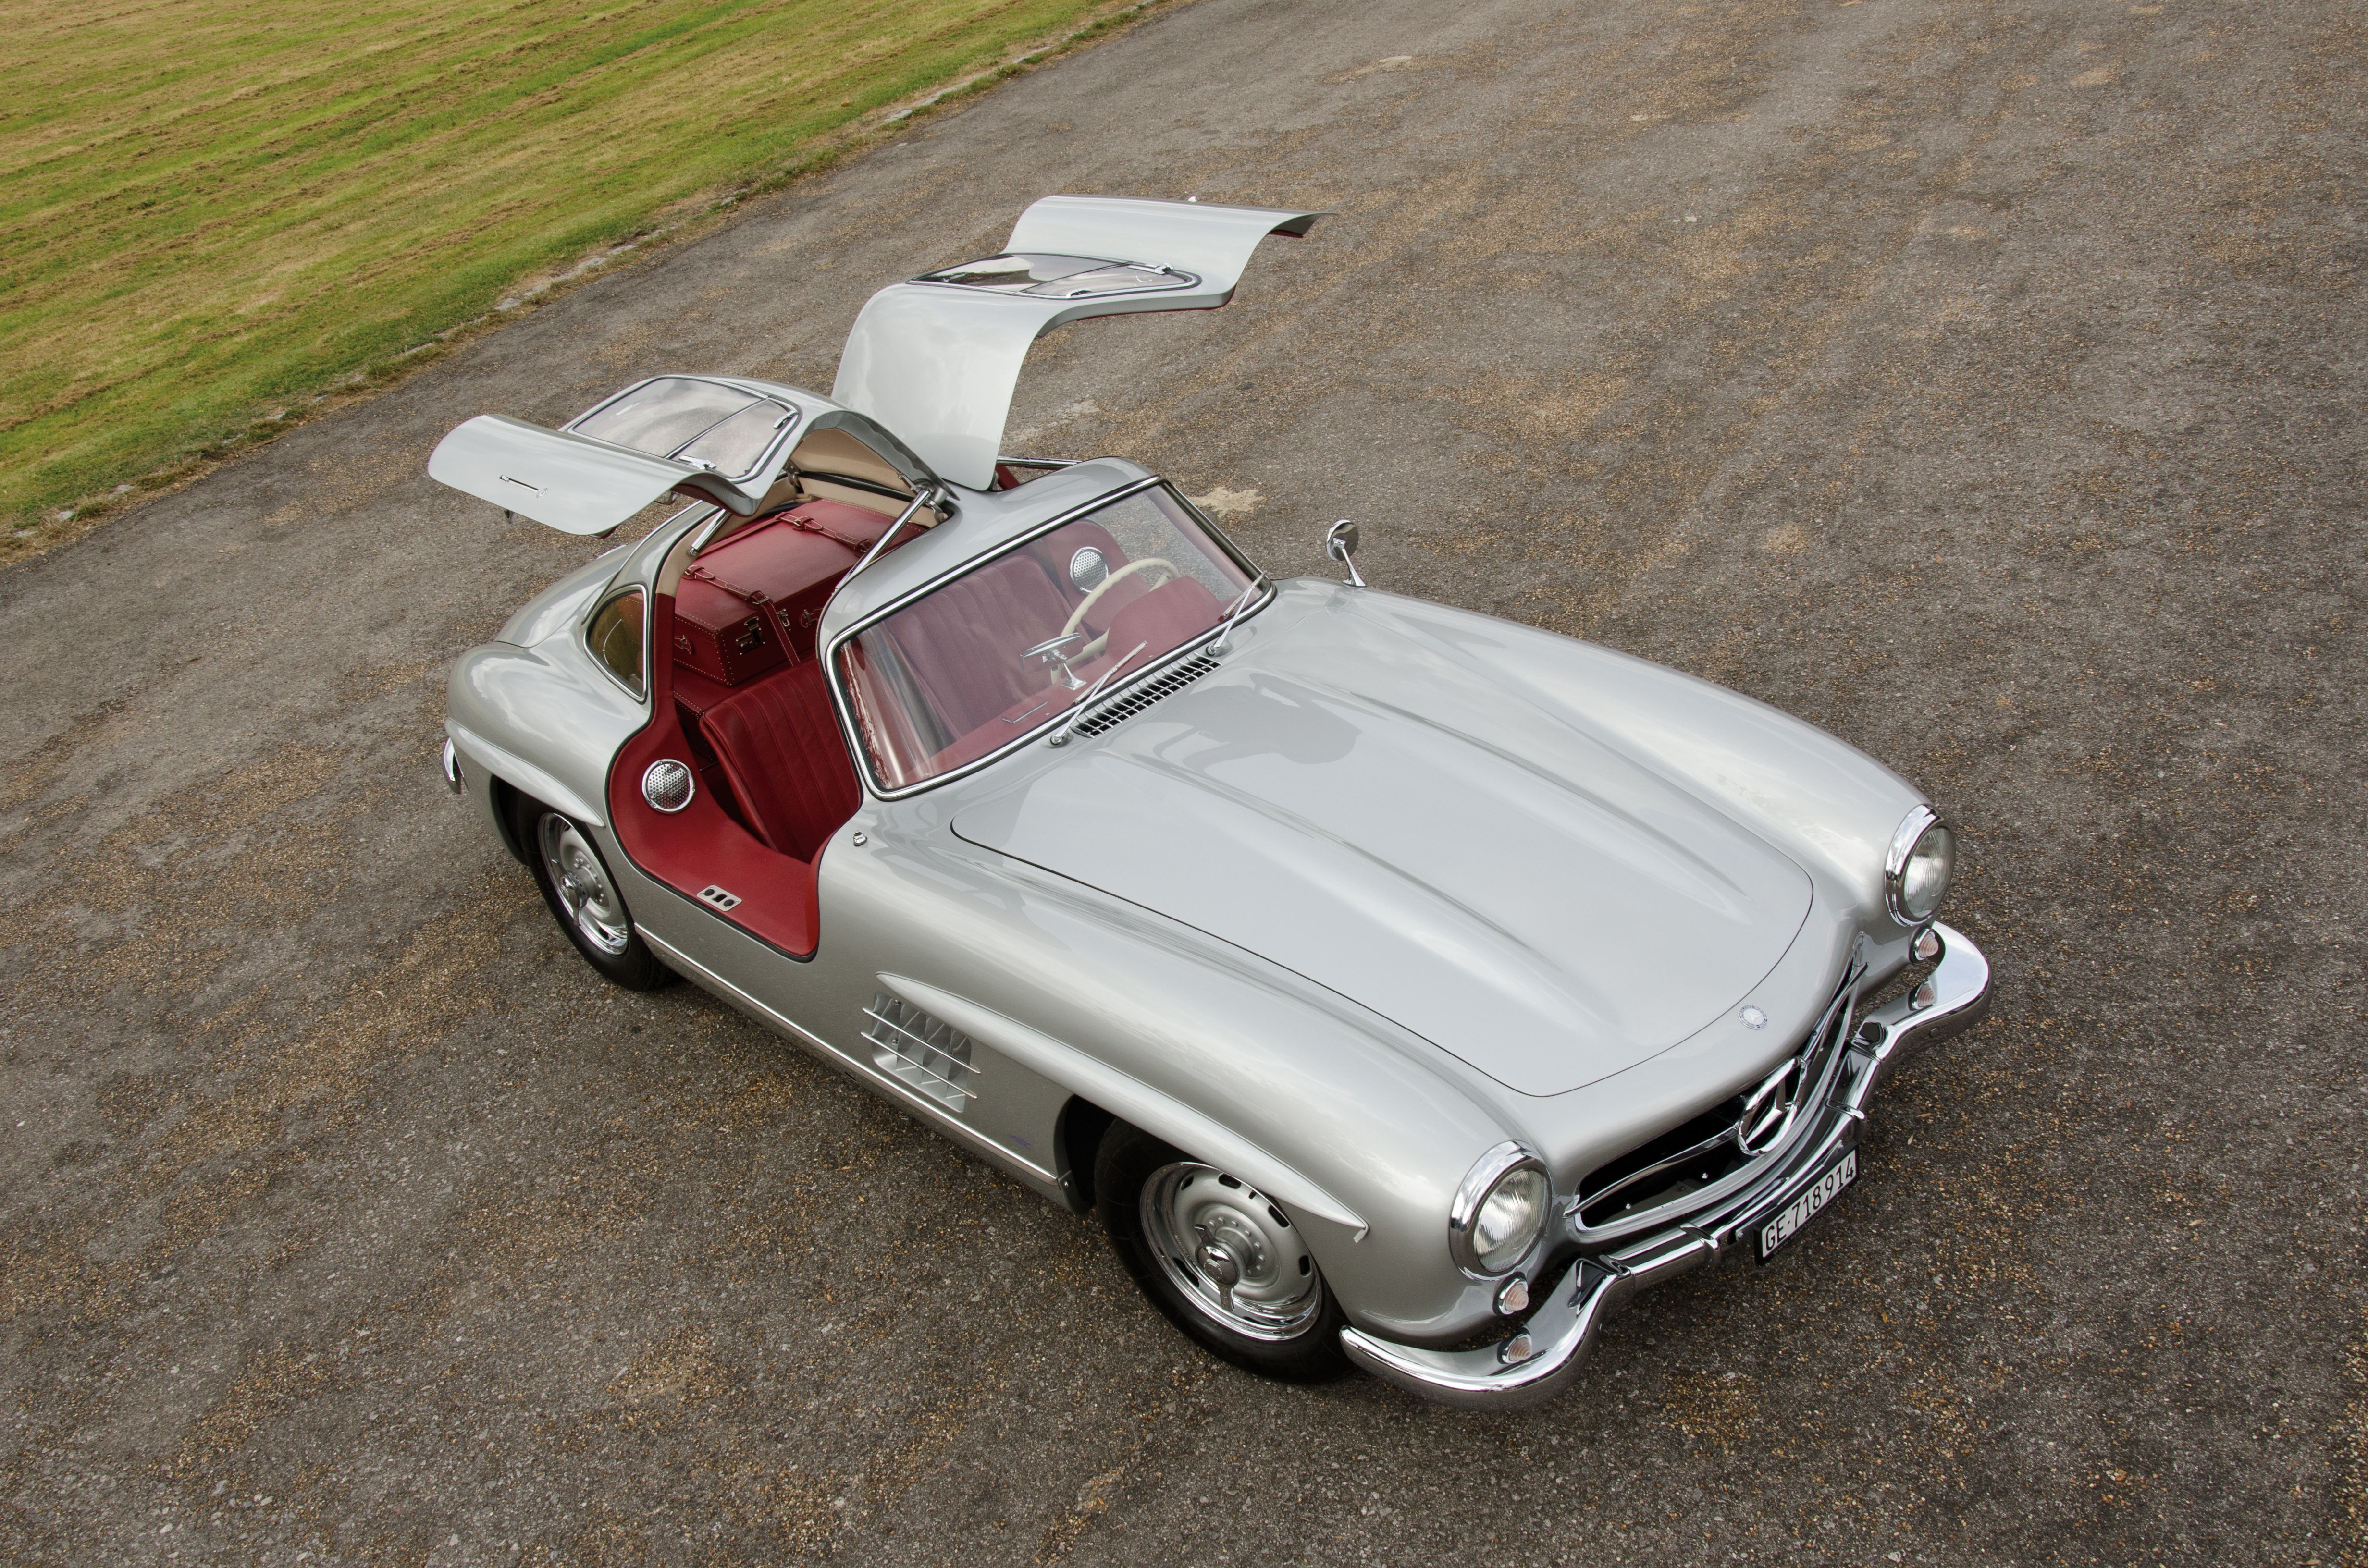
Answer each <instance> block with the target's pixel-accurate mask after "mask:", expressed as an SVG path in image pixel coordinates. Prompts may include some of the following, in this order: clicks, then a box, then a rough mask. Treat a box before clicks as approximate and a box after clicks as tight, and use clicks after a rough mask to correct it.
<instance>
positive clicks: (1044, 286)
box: [915, 256, 1201, 300]
mask: <svg viewBox="0 0 2368 1568" xmlns="http://www.w3.org/2000/svg"><path fill="white" fill-rule="evenodd" d="M915 281H916V282H921V283H953V284H959V285H960V286H962V288H965V289H980V290H985V291H987V292H989V293H994V294H1031V295H1034V296H1036V297H1037V298H1039V299H1045V300H1099V299H1100V298H1102V297H1103V296H1104V295H1108V294H1143V293H1148V292H1150V291H1151V290H1157V289H1190V288H1194V287H1197V286H1198V285H1199V283H1200V281H1201V280H1200V279H1199V278H1196V277H1194V276H1193V275H1192V274H1191V273H1189V272H1184V271H1179V270H1178V269H1177V268H1176V267H1154V266H1151V265H1149V264H1147V263H1144V262H1136V261H1097V260H1095V259H1093V258H1092V257H1090V256H988V257H987V258H986V259H985V261H971V262H964V263H963V264H962V266H960V267H947V268H946V269H945V270H944V271H942V272H931V273H928V274H925V275H924V276H922V277H921V278H916V280H915Z"/></svg>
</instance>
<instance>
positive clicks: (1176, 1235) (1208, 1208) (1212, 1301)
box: [1140, 1160, 1324, 1342]
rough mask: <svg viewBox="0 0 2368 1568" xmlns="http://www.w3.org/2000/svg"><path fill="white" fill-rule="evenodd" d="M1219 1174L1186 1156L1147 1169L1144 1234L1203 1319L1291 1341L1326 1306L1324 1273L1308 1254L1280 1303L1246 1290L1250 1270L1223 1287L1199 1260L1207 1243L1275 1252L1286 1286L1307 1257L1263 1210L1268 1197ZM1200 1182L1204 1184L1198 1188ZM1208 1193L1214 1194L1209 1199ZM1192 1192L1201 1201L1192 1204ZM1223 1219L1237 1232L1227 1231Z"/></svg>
mask: <svg viewBox="0 0 2368 1568" xmlns="http://www.w3.org/2000/svg"><path fill="white" fill-rule="evenodd" d="M1222 1174H1223V1173H1221V1172H1219V1171H1218V1170H1217V1169H1216V1168H1215V1167H1214V1166H1212V1165H1201V1164H1199V1163H1198V1162H1196V1161H1189V1160H1188V1161H1179V1162H1178V1163H1177V1164H1175V1165H1162V1166H1161V1167H1160V1168H1159V1169H1157V1170H1156V1171H1154V1172H1152V1173H1151V1176H1149V1178H1148V1179H1146V1180H1145V1181H1144V1184H1143V1196H1142V1199H1141V1202H1140V1208H1141V1210H1142V1220H1143V1233H1144V1241H1145V1242H1146V1243H1147V1244H1149V1245H1150V1248H1151V1251H1152V1254H1153V1256H1156V1258H1157V1259H1158V1260H1159V1265H1160V1267H1161V1268H1162V1269H1164V1270H1165V1271H1166V1273H1167V1277H1168V1278H1169V1280H1170V1281H1171V1282H1173V1283H1174V1284H1175V1285H1176V1287H1177V1288H1178V1290H1179V1291H1180V1292H1181V1293H1182V1295H1183V1297H1184V1299H1185V1300H1186V1301H1190V1302H1191V1303H1192V1305H1193V1306H1194V1307H1196V1308H1198V1309H1199V1310H1200V1312H1201V1313H1202V1314H1203V1315H1204V1316H1206V1317H1208V1318H1210V1319H1211V1320H1212V1321H1213V1322H1215V1323H1216V1324H1219V1325H1220V1326H1222V1327H1224V1328H1226V1329H1228V1330H1230V1331H1232V1332H1233V1333H1235V1334H1238V1335H1243V1336H1244V1337H1246V1338H1250V1339H1258V1340H1266V1341H1269V1342H1271V1341H1276V1340H1283V1339H1290V1338H1292V1337H1294V1336H1296V1335H1298V1334H1299V1333H1301V1332H1302V1331H1303V1330H1304V1329H1305V1328H1306V1326H1307V1324H1309V1323H1311V1322H1313V1321H1314V1320H1315V1317H1316V1316H1317V1315H1318V1314H1319V1313H1321V1312H1323V1310H1324V1277H1323V1275H1322V1274H1321V1273H1320V1272H1318V1271H1317V1270H1316V1268H1315V1264H1314V1260H1313V1259H1312V1258H1310V1259H1309V1260H1308V1268H1307V1272H1306V1274H1305V1275H1304V1276H1301V1278H1304V1279H1305V1281H1306V1284H1305V1287H1304V1289H1303V1290H1301V1291H1300V1292H1299V1293H1298V1294H1297V1295H1296V1296H1293V1297H1289V1298H1286V1299H1284V1300H1282V1301H1268V1300H1267V1299H1265V1298H1264V1297H1262V1296H1260V1295H1258V1294H1256V1293H1255V1292H1253V1293H1250V1294H1247V1295H1246V1294H1245V1290H1250V1289H1251V1288H1252V1287H1253V1286H1254V1285H1255V1284H1256V1283H1257V1282H1256V1281H1254V1280H1253V1279H1252V1278H1250V1277H1249V1275H1248V1274H1247V1271H1246V1272H1245V1274H1244V1277H1243V1278H1242V1281H1241V1283H1240V1284H1238V1285H1236V1286H1235V1287H1233V1288H1231V1289H1228V1288H1227V1287H1225V1286H1223V1285H1220V1284H1219V1283H1218V1282H1217V1281H1216V1280H1215V1279H1214V1278H1212V1277H1211V1276H1210V1275H1209V1274H1208V1273H1207V1272H1206V1271H1205V1270H1203V1269H1202V1268H1201V1267H1200V1266H1199V1264H1198V1263H1197V1261H1196V1259H1197V1257H1198V1256H1199V1255H1200V1251H1201V1247H1202V1246H1203V1245H1205V1244H1210V1243H1211V1242H1212V1240H1214V1241H1215V1242H1216V1243H1218V1244H1221V1245H1222V1244H1227V1243H1231V1244H1232V1245H1231V1246H1230V1248H1229V1249H1228V1250H1229V1251H1230V1252H1231V1253H1232V1254H1233V1255H1234V1256H1236V1257H1238V1256H1239V1254H1240V1252H1241V1251H1243V1250H1244V1248H1243V1247H1242V1246H1241V1244H1240V1243H1241V1242H1242V1241H1243V1240H1244V1239H1254V1240H1255V1241H1256V1242H1257V1243H1258V1244H1260V1245H1262V1246H1263V1248H1264V1249H1265V1250H1267V1251H1269V1252H1270V1253H1271V1254H1272V1255H1273V1256H1274V1261H1275V1268H1274V1270H1273V1273H1274V1275H1275V1276H1276V1277H1277V1278H1279V1279H1280V1280H1281V1283H1282V1284H1284V1285H1286V1286H1287V1285H1289V1284H1290V1283H1291V1280H1292V1275H1293V1274H1294V1273H1295V1272H1296V1269H1297V1267H1298V1262H1299V1260H1300V1259H1301V1258H1304V1257H1306V1256H1307V1249H1306V1248H1305V1247H1304V1245H1302V1244H1300V1242H1299V1240H1298V1236H1297V1233H1296V1232H1295V1230H1292V1229H1290V1228H1287V1227H1282V1226H1278V1225H1276V1224H1275V1223H1274V1222H1273V1221H1272V1220H1271V1219H1270V1218H1269V1216H1268V1215H1267V1214H1266V1213H1265V1212H1264V1210H1265V1209H1266V1208H1267V1207H1268V1205H1269V1201H1270V1200H1269V1199H1267V1198H1266V1197H1264V1196H1263V1195H1262V1194H1260V1193H1259V1192H1258V1190H1257V1189H1256V1188H1254V1187H1250V1186H1249V1185H1248V1184H1247V1183H1243V1184H1242V1185H1240V1186H1238V1187H1224V1186H1223V1185H1222V1183H1221V1182H1220V1181H1219V1177H1220V1176H1221V1175H1222ZM1203 1181H1206V1182H1207V1183H1208V1184H1209V1186H1208V1187H1201V1182H1203ZM1196 1188H1197V1189H1199V1191H1198V1193H1197V1194H1196V1193H1195V1190H1194V1189H1196ZM1211 1193H1214V1194H1215V1195H1216V1196H1214V1197H1209V1196H1208V1195H1209V1194H1211ZM1196 1197H1197V1198H1198V1199H1201V1200H1200V1201H1191V1199H1193V1198H1196ZM1188 1209H1189V1210H1191V1211H1192V1212H1193V1213H1197V1214H1200V1215H1201V1216H1203V1217H1204V1220H1203V1223H1204V1227H1206V1228H1207V1229H1209V1230H1211V1231H1212V1232H1213V1233H1214V1234H1213V1235H1210V1234H1203V1233H1201V1231H1198V1230H1196V1229H1195V1228H1194V1226H1193V1224H1192V1222H1191V1221H1190V1218H1189V1217H1188V1214H1187V1212H1186V1210H1188ZM1212 1218H1213V1220H1214V1221H1215V1223H1213V1224H1212V1223H1210V1220H1211V1219H1212ZM1228 1222H1230V1227H1237V1229H1235V1228H1229V1225H1228Z"/></svg>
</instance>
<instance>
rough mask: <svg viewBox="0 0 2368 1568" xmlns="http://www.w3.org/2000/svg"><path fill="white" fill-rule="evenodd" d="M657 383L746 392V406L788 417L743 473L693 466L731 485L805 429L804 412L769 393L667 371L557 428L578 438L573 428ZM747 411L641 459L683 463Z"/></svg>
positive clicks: (615, 444) (707, 465)
mask: <svg viewBox="0 0 2368 1568" xmlns="http://www.w3.org/2000/svg"><path fill="white" fill-rule="evenodd" d="M659 381H703V382H705V383H706V384H707V385H709V386H712V387H723V388H726V389H728V390H730V391H732V392H744V393H746V395H747V398H748V401H749V403H771V404H772V405H773V406H774V407H775V408H778V409H781V410H783V411H784V412H786V413H787V414H788V415H789V416H790V417H789V420H788V422H787V423H786V424H782V425H779V426H775V427H774V429H773V437H772V439H771V440H769V441H767V442H766V443H765V448H764V450H762V451H760V452H758V453H757V460H756V461H755V462H753V463H750V464H749V465H748V467H747V468H746V470H744V471H743V472H739V473H725V472H723V470H721V469H719V468H716V467H715V466H714V465H713V464H712V463H698V464H697V466H699V467H700V468H704V469H706V470H707V471H708V472H710V473H712V474H714V475H716V476H717V477H718V478H721V479H726V480H729V481H731V482H732V483H734V484H739V483H743V482H744V481H746V480H751V479H754V478H756V477H757V475H758V474H760V473H763V472H766V470H767V468H768V466H772V465H773V464H774V463H775V460H777V459H778V458H780V457H781V456H782V455H783V451H784V449H785V448H786V447H787V446H788V444H789V442H790V441H791V439H792V438H793V437H796V435H797V433H798V432H799V431H800V430H803V428H805V423H806V416H805V410H803V409H802V408H800V407H799V406H798V405H797V404H795V403H790V402H787V401H785V400H783V399H781V398H779V397H776V396H775V395H774V394H773V393H771V392H749V391H748V388H747V387H746V386H745V385H743V384H742V383H740V382H738V381H733V380H732V379H731V378H729V377H726V376H697V375H686V374H680V373H676V372H669V373H667V374H666V375H662V376H643V378H642V379H641V380H640V381H635V382H634V383H633V384H632V385H631V386H629V387H620V388H619V389H618V390H617V391H615V392H610V393H609V395H608V396H607V397H604V398H602V399H601V400H600V401H599V402H598V403H594V404H593V405H592V406H591V407H589V408H587V409H586V410H585V411H584V412H583V413H581V414H579V415H576V416H575V418H573V419H571V420H569V421H568V422H567V423H566V424H564V425H563V426H560V427H559V428H560V429H561V430H562V431H564V433H566V434H568V435H571V436H574V435H581V434H582V432H581V431H579V430H577V429H576V426H579V425H581V424H583V423H584V422H585V421H586V420H587V419H589V418H591V417H592V416H593V415H597V414H598V413H599V412H600V411H601V410H602V409H604V408H607V407H609V405H611V404H612V403H620V402H622V401H623V400H624V399H626V398H628V397H631V396H632V394H633V393H635V392H639V391H641V390H642V389H643V387H646V386H651V385H654V384H655V383H656V382H659ZM747 412H748V410H747V409H746V407H741V408H735V409H734V410H733V411H732V412H731V413H729V414H727V415H724V416H723V418H722V419H718V420H715V421H713V422H712V423H710V424H707V425H704V426H700V430H699V433H698V434H697V435H695V436H693V437H690V439H689V440H688V441H685V442H683V443H681V444H680V445H679V446H677V447H676V448H675V449H674V450H673V451H670V452H642V455H643V457H654V458H661V459H664V460H666V461H667V462H680V461H683V459H682V457H681V456H680V454H681V453H684V452H687V451H689V449H691V448H693V447H695V446H697V445H699V443H700V442H701V441H702V440H705V439H706V438H707V437H708V435H709V433H710V432H712V431H713V430H714V429H715V427H716V426H719V425H722V424H723V423H725V422H726V421H728V420H733V419H737V418H739V417H740V416H741V415H744V414H746V413H747ZM585 438H586V439H587V440H594V441H597V440H599V439H601V437H598V436H590V437H585ZM609 445H610V446H612V447H621V446H623V443H622V442H618V441H611V442H609ZM624 450H626V451H629V452H640V451H642V449H641V448H639V447H624Z"/></svg>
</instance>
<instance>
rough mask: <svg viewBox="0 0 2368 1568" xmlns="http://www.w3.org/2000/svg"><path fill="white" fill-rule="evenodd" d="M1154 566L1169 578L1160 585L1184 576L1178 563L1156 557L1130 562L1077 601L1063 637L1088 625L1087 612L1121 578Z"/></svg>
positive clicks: (1064, 627)
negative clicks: (1177, 565) (1179, 569)
mask: <svg viewBox="0 0 2368 1568" xmlns="http://www.w3.org/2000/svg"><path fill="white" fill-rule="evenodd" d="M1154 566H1156V567H1158V568H1159V569H1160V570H1161V571H1162V572H1165V573H1167V577H1166V578H1165V579H1163V581H1162V584H1161V585H1163V586H1164V585H1166V584H1167V583H1171V582H1174V581H1175V580H1176V579H1177V578H1178V577H1180V576H1182V575H1183V574H1182V573H1181V572H1178V570H1176V563H1175V562H1172V561H1163V560H1162V559H1160V558H1159V557H1158V556H1156V555H1146V556H1144V558H1143V559H1142V560H1140V561H1130V562H1127V563H1126V564H1125V565H1123V566H1121V567H1120V568H1119V569H1118V570H1117V571H1115V572H1113V573H1111V574H1110V575H1109V576H1107V577H1105V578H1103V579H1102V580H1101V581H1100V582H1099V583H1096V584H1095V585H1094V586H1093V591H1092V592H1091V593H1089V594H1087V596H1086V597H1084V598H1082V599H1079V600H1078V601H1077V608H1075V609H1073V610H1071V611H1070V612H1069V619H1068V622H1067V624H1065V625H1064V626H1063V627H1062V628H1061V635H1062V636H1064V637H1066V636H1068V635H1069V634H1070V633H1071V632H1073V631H1076V629H1077V628H1078V627H1080V626H1083V625H1084V624H1085V623H1086V612H1087V610H1089V609H1091V608H1094V606H1096V605H1098V604H1099V603H1101V598H1102V596H1103V595H1104V594H1107V593H1109V592H1110V590H1111V589H1112V588H1115V587H1117V586H1118V585H1119V579H1120V578H1121V577H1132V576H1133V575H1134V574H1136V573H1137V572H1147V571H1149V570H1150V569H1151V568H1153V567H1154ZM1091 652H1092V650H1090V649H1088V650H1087V653H1091Z"/></svg>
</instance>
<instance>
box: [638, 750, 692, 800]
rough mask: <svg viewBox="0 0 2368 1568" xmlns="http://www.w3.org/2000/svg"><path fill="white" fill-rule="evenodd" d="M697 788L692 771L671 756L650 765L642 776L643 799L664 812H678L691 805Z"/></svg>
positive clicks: (661, 758)
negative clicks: (692, 795)
mask: <svg viewBox="0 0 2368 1568" xmlns="http://www.w3.org/2000/svg"><path fill="white" fill-rule="evenodd" d="M696 787H697V786H696V785H694V784H693V782H692V781H691V777H690V769H689V767H686V766H685V765H683V764H682V763H679V762H677V761H676V760H675V759H674V758H672V757H670V756H666V757H660V758H659V759H658V760H657V761H655V762H654V763H652V764H650V766H649V768H648V770H647V771H646V772H644V773H643V775H642V799H643V800H644V801H648V802H649V803H650V804H651V805H653V806H655V807H656V808H657V809H658V810H659V811H662V812H678V811H680V810H682V809H683V807H685V806H687V805H689V804H690V797H691V792H692V791H693V790H694V789H696Z"/></svg>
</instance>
